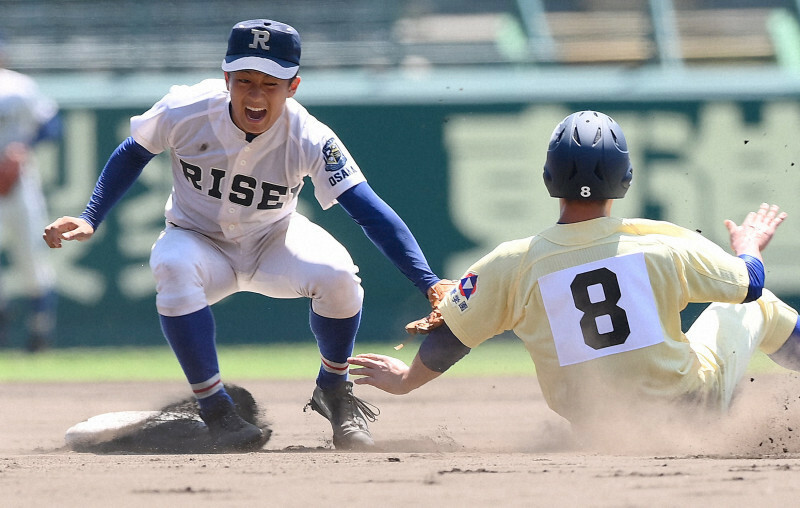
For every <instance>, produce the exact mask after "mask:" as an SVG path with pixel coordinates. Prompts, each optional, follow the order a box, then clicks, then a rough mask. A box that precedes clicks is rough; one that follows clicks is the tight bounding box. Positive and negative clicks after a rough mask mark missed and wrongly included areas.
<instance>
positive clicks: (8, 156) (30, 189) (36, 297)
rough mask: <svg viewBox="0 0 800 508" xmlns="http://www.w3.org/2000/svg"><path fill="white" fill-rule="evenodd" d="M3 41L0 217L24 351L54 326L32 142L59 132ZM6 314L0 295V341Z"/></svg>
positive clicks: (46, 338) (50, 104)
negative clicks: (21, 296) (21, 316)
mask: <svg viewBox="0 0 800 508" xmlns="http://www.w3.org/2000/svg"><path fill="white" fill-rule="evenodd" d="M3 46H4V43H3V41H2V40H0V222H1V223H2V227H3V228H8V230H7V231H4V233H5V238H7V239H9V241H7V242H6V243H5V244H4V248H5V249H6V250H7V251H8V253H9V254H10V258H11V261H12V262H13V266H14V267H15V269H16V270H18V271H19V273H20V274H22V276H23V280H24V282H25V287H26V288H27V289H28V292H29V293H28V295H27V300H28V302H27V307H28V309H27V311H28V315H27V333H28V335H27V339H26V348H27V349H28V350H29V351H39V350H41V349H43V348H45V347H47V346H48V345H50V343H51V342H52V332H53V329H54V326H55V305H56V291H55V274H54V271H53V268H52V267H51V265H50V262H49V259H48V256H49V253H48V252H47V248H46V247H45V246H44V245H42V242H41V240H40V236H41V230H42V227H43V226H44V225H45V224H46V223H47V222H46V220H47V219H46V217H47V211H46V203H45V198H44V195H43V194H42V187H41V181H40V176H39V172H38V170H37V167H36V163H35V160H34V154H33V147H34V145H36V144H37V143H39V142H40V141H44V140H48V139H55V138H57V137H58V136H59V135H60V133H61V129H60V121H59V116H58V108H57V106H56V104H55V102H54V101H52V100H50V99H49V98H47V97H45V96H43V95H42V94H41V92H40V91H39V87H38V86H37V85H36V82H35V81H34V80H33V79H31V78H30V77H28V76H25V75H23V74H20V73H18V72H15V71H12V70H10V69H5V68H3V53H4V49H3ZM8 325H9V316H8V311H7V309H6V302H5V298H0V335H1V336H0V342H5V341H6V340H7V339H6V337H7V335H6V333H7V330H6V327H7V326H8Z"/></svg>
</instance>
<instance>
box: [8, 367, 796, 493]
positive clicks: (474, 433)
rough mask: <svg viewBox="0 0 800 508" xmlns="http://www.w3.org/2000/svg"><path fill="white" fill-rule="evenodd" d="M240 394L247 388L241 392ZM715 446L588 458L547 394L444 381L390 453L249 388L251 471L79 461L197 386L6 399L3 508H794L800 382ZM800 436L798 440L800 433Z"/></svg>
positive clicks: (393, 422) (762, 390) (166, 461)
mask: <svg viewBox="0 0 800 508" xmlns="http://www.w3.org/2000/svg"><path fill="white" fill-rule="evenodd" d="M230 381H231V382H237V381H236V380H230ZM748 381H749V382H748V383H745V384H746V386H745V390H744V392H743V393H742V394H741V396H740V397H739V399H738V402H737V404H736V406H735V408H734V411H733V414H732V415H731V418H730V419H729V420H727V421H726V422H725V423H723V424H720V425H719V427H718V428H715V429H712V430H711V431H710V432H699V431H701V430H702V429H698V433H697V434H691V435H690V434H683V433H682V434H680V435H678V436H677V437H676V436H675V435H673V436H671V439H670V440H669V441H668V442H667V441H662V440H659V439H656V438H655V437H653V436H649V439H645V440H643V441H640V442H638V443H635V444H636V446H632V447H631V448H630V449H629V450H626V451H624V452H621V451H615V450H611V451H609V450H604V451H602V452H600V451H597V450H590V449H585V448H580V447H576V445H575V444H574V443H573V442H572V440H571V438H570V432H569V428H568V426H567V425H566V424H565V423H564V422H563V421H562V420H561V419H560V418H558V417H557V416H555V415H554V414H553V413H552V412H550V411H549V410H548V409H547V407H546V406H545V404H544V402H543V400H542V397H541V394H540V392H539V390H538V386H537V384H536V381H535V379H534V378H493V379H480V380H465V379H455V378H454V379H450V378H447V377H445V378H443V379H440V380H438V381H437V382H434V383H433V384H431V385H428V386H425V387H423V388H421V389H419V390H418V391H417V392H415V393H412V394H410V395H407V396H403V397H393V396H390V395H387V394H384V393H382V392H378V391H377V390H375V389H373V388H371V387H357V388H356V393H357V394H358V395H359V396H361V397H363V398H365V399H367V400H368V401H370V402H373V403H375V404H377V405H378V406H379V407H380V409H381V411H382V414H381V416H380V418H379V420H378V421H377V422H376V423H374V424H372V430H373V435H374V437H375V439H376V442H377V443H378V445H379V446H380V450H378V451H375V452H373V453H341V452H336V451H334V450H333V449H332V447H331V444H330V441H329V434H330V428H329V427H328V423H327V421H325V420H324V419H322V418H321V417H320V416H319V415H317V414H315V413H312V412H310V411H309V412H303V406H304V404H305V402H306V401H307V400H308V398H309V396H310V394H311V390H312V388H313V387H312V386H311V383H312V382H311V381H309V382H302V383H300V382H285V381H278V382H272V381H270V382H266V381H258V382H252V381H248V382H243V383H240V384H242V385H243V386H245V387H246V388H247V389H248V390H250V392H252V394H253V395H254V396H255V398H256V399H257V400H258V401H259V403H261V404H262V405H263V406H264V409H265V410H266V418H267V420H268V421H269V422H271V424H272V428H273V437H272V439H271V440H270V442H269V443H267V445H266V446H265V448H264V449H263V450H262V451H259V452H256V453H248V454H239V455H123V454H118V455H94V454H86V453H76V452H72V451H70V450H67V449H65V447H64V432H65V431H66V429H67V428H69V427H70V426H71V425H73V424H74V423H77V422H79V421H82V420H84V419H86V418H88V417H90V416H93V415H96V414H100V413H104V412H109V411H123V410H134V409H145V410H147V409H158V408H159V407H161V406H162V405H164V404H165V403H168V402H170V401H174V400H178V399H180V398H183V397H185V395H186V392H185V390H186V387H185V386H183V385H182V384H181V383H177V382H172V383H143V384H125V383H107V384H103V383H100V384H10V385H6V386H4V387H2V390H0V401H2V408H3V409H2V413H0V432H2V438H0V500H1V501H0V504H2V506H4V507H22V506H59V507H72V506H75V507H77V506H81V507H92V506H113V507H115V508H123V507H128V506H137V507H140V506H149V507H160V506H169V507H171V508H176V507H182V506H192V507H197V506H280V507H284V506H287V507H292V506H320V505H325V504H329V505H337V506H339V505H347V506H378V507H384V506H437V507H449V506H459V507H461V506H504V507H505V506H701V505H702V506H704V507H707V506H791V505H795V504H796V503H797V500H798V499H800V481H798V478H800V475H799V474H798V473H800V435H797V434H798V433H800V378H798V377H796V376H794V375H784V376H775V375H771V376H769V375H764V376H756V377H754V378H753V379H752V380H748ZM795 425H796V426H797V427H796V428H795Z"/></svg>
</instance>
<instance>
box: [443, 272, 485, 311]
mask: <svg viewBox="0 0 800 508" xmlns="http://www.w3.org/2000/svg"><path fill="white" fill-rule="evenodd" d="M477 290H478V274H477V273H473V272H469V273H468V274H467V275H466V276H465V277H464V278H463V279H461V280H460V281H459V282H458V286H456V287H454V288H453V289H451V290H450V296H449V298H450V301H451V302H452V303H453V305H455V306H456V308H457V309H458V310H459V311H461V313H462V314H463V313H464V312H467V311H468V310H469V303H468V302H467V300H469V298H470V297H471V296H472V295H474V294H475V292H476V291H477Z"/></svg>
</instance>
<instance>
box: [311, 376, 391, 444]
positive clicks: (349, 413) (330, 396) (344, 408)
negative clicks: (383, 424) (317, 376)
mask: <svg viewBox="0 0 800 508" xmlns="http://www.w3.org/2000/svg"><path fill="white" fill-rule="evenodd" d="M309 406H310V407H311V409H313V410H314V411H316V412H317V413H319V414H321V415H322V416H324V417H325V418H327V419H328V421H329V422H331V427H333V446H335V447H336V449H337V450H365V449H369V448H371V447H373V446H375V442H374V441H373V440H372V434H370V432H369V427H368V426H367V420H369V421H371V422H374V421H375V418H376V417H377V416H378V415H379V414H380V413H381V412H380V410H379V409H378V408H377V407H375V406H373V405H372V404H370V403H368V402H365V401H363V400H361V399H359V398H358V397H356V396H355V395H353V383H352V382H351V381H345V382H344V383H342V384H340V385H337V386H335V387H333V388H329V389H327V390H323V389H322V388H320V387H319V386H317V387H316V388H315V389H314V393H313V394H312V395H311V400H309V401H308V404H306V408H307V407H309Z"/></svg>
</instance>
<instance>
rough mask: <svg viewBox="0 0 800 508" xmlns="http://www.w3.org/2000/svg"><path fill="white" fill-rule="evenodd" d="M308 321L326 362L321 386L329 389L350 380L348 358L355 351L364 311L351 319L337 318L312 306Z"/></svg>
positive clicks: (322, 372)
mask: <svg viewBox="0 0 800 508" xmlns="http://www.w3.org/2000/svg"><path fill="white" fill-rule="evenodd" d="M308 320H309V323H310V325H311V331H312V333H314V336H315V337H316V338H317V346H318V347H319V354H320V358H321V361H322V363H321V365H320V368H319V374H318V375H317V386H319V387H320V388H323V389H328V388H332V387H334V386H336V385H339V384H341V383H343V382H345V381H347V373H348V371H349V365H348V364H347V358H348V357H349V356H350V355H352V354H353V347H354V346H355V343H356V333H357V332H358V327H359V325H360V324H361V311H360V310H359V311H358V313H357V314H356V315H355V316H353V317H350V318H345V319H335V318H326V317H322V316H320V315H319V314H317V313H316V312H314V310H313V309H310V308H309V319H308Z"/></svg>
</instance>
